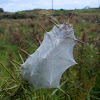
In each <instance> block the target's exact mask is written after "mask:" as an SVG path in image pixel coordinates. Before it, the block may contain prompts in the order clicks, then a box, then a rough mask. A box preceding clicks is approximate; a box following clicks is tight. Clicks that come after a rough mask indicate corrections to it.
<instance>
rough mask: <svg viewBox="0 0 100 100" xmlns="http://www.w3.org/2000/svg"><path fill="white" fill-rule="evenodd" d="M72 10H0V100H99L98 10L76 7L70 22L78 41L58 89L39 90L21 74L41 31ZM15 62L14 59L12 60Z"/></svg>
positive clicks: (99, 25)
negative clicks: (77, 8) (20, 66)
mask: <svg viewBox="0 0 100 100" xmlns="http://www.w3.org/2000/svg"><path fill="white" fill-rule="evenodd" d="M71 13H72V11H71V10H63V9H61V10H54V11H53V14H52V11H51V10H41V9H35V10H32V11H22V12H17V13H7V12H1V13H0V100H100V9H84V10H76V12H75V13H74V15H73V19H72V21H71V23H72V24H73V27H74V29H75V36H76V38H78V39H79V40H81V41H83V42H85V44H82V43H77V44H76V46H75V47H74V58H75V60H76V62H77V63H78V64H77V65H74V66H71V67H70V68H69V69H68V70H66V71H65V73H64V74H63V76H62V78H61V83H60V84H61V85H60V88H61V89H62V90H63V91H65V92H66V94H67V95H66V94H64V92H62V91H61V90H59V89H38V90H34V87H33V86H31V85H30V84H28V83H27V82H26V81H24V80H23V79H22V77H21V75H20V68H19V64H22V63H23V62H24V61H25V60H26V59H27V57H28V54H32V53H33V52H35V50H36V49H37V48H38V47H39V46H40V44H41V42H42V40H43V36H44V31H43V30H42V29H41V28H40V27H39V26H38V24H37V22H39V23H40V25H41V26H42V27H44V29H45V30H47V31H50V30H51V29H52V28H53V26H54V25H53V24H52V23H50V22H49V20H53V21H55V22H56V23H60V24H61V23H63V22H67V21H68V18H69V17H70V15H71ZM15 61H16V62H15Z"/></svg>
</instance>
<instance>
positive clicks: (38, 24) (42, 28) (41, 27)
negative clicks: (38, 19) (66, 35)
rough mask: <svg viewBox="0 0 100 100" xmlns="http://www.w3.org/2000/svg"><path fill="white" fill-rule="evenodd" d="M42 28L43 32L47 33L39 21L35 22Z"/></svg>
mask: <svg viewBox="0 0 100 100" xmlns="http://www.w3.org/2000/svg"><path fill="white" fill-rule="evenodd" d="M37 24H38V25H39V26H40V27H41V28H42V29H43V31H44V32H45V33H47V31H46V30H45V29H44V28H43V27H42V26H41V25H40V24H39V23H37Z"/></svg>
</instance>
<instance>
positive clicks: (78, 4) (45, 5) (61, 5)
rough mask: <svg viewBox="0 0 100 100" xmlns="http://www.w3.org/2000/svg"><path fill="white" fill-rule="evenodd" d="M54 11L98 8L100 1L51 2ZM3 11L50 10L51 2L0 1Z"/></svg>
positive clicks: (42, 0)
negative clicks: (87, 7)
mask: <svg viewBox="0 0 100 100" xmlns="http://www.w3.org/2000/svg"><path fill="white" fill-rule="evenodd" d="M53 4H54V5H53V6H54V9H75V8H76V9H82V8H84V7H86V6H89V7H99V6H100V0H53ZM0 8H3V9H4V11H9V12H17V11H22V10H33V9H37V8H40V9H51V8H52V0H0Z"/></svg>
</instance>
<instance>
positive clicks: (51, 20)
mask: <svg viewBox="0 0 100 100" xmlns="http://www.w3.org/2000/svg"><path fill="white" fill-rule="evenodd" d="M49 21H50V22H51V23H53V24H54V25H55V26H56V27H57V28H59V26H58V25H57V24H56V23H55V22H53V21H52V20H49Z"/></svg>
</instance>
